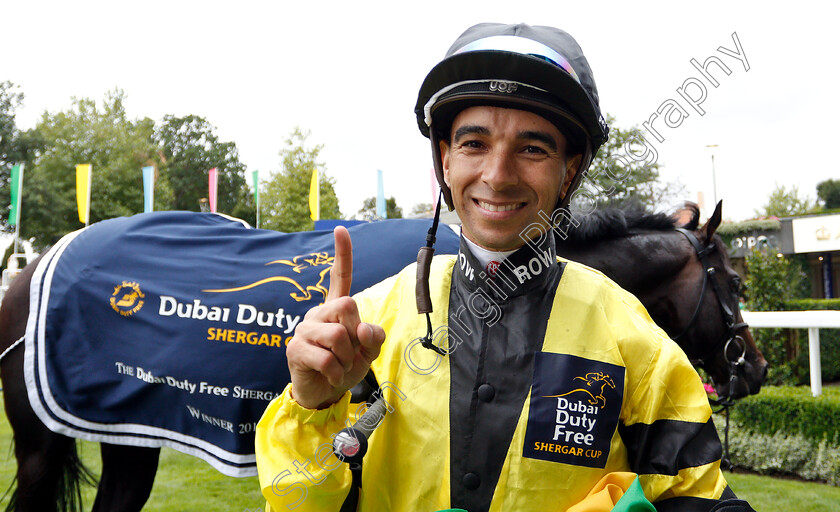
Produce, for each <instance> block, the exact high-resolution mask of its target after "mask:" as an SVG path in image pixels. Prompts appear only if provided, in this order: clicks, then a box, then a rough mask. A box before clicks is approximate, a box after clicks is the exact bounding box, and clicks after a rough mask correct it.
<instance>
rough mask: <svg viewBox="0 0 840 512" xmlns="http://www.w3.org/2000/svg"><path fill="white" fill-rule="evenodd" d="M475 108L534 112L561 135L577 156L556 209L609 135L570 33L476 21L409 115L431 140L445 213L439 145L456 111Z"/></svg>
mask: <svg viewBox="0 0 840 512" xmlns="http://www.w3.org/2000/svg"><path fill="white" fill-rule="evenodd" d="M479 105H484V106H498V107H505V108H515V109H519V110H527V111H529V112H533V113H535V114H537V115H540V116H542V117H544V118H545V119H547V120H548V121H550V122H552V123H553V124H554V125H555V126H557V128H558V129H559V130H560V132H561V133H562V134H563V135H564V136H565V137H566V139H567V140H568V142H569V149H568V150H567V153H569V155H573V154H578V153H580V154H582V155H583V158H582V160H581V165H580V168H579V169H578V173H577V175H575V177H574V179H573V181H572V183H571V185H570V187H569V190H568V191H567V193H566V195H565V196H564V197H563V198H561V199H560V200H559V201H558V203H557V206H556V207H566V206H567V205H568V202H569V199H570V198H571V195H572V192H574V191H575V189H576V188H577V187H578V186H579V185H580V182H581V180H582V178H583V175H584V173H585V171H586V169H587V168H588V167H589V164H590V163H591V162H592V157H593V156H594V155H595V153H596V152H597V151H598V148H599V147H601V145H602V144H603V143H604V142H606V140H607V136H608V133H609V127H608V126H607V123H606V121H605V120H604V117H603V116H602V115H601V110H600V108H599V106H598V89H597V88H596V87H595V81H594V79H593V77H592V70H591V69H590V68H589V64H588V63H587V62H586V58H585V57H584V56H583V52H582V51H581V49H580V46H579V45H578V44H577V42H576V41H575V40H574V39H573V38H572V36H570V35H569V34H567V33H566V32H563V31H562V30H559V29H556V28H553V27H544V26H530V25H525V24H518V25H503V24H497V23H482V24H479V25H475V26H473V27H470V28H469V29H467V30H466V32H464V33H463V34H461V36H460V37H459V38H458V39H457V40H456V41H455V43H454V44H453V45H452V46H451V47H450V48H449V51H447V52H446V57H444V59H443V60H442V61H441V62H440V63H438V64H437V65H436V66H435V67H434V68H433V69H432V70H431V71H430V72H429V74H428V75H427V76H426V79H425V80H424V81H423V85H422V86H421V87H420V93H419V95H418V97H417V105H416V106H415V108H414V112H415V114H416V115H417V124H418V126H419V128H420V132H421V133H423V135H425V136H426V137H429V139H430V140H431V143H432V154H433V157H434V165H435V174H436V175H437V180H438V184H440V187H441V190H442V192H443V196H444V199H445V201H446V204H447V206H448V207H449V209H450V210H453V209H454V206H453V203H452V194H451V192H450V190H449V187H448V186H447V185H446V183H445V182H444V180H443V165H442V162H441V155H440V140H448V139H449V131H450V128H451V125H452V121H453V120H454V119H455V116H456V115H457V114H458V113H459V112H461V111H462V110H464V109H466V108H468V107H472V106H479Z"/></svg>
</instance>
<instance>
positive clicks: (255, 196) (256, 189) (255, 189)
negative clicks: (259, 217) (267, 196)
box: [254, 170, 260, 204]
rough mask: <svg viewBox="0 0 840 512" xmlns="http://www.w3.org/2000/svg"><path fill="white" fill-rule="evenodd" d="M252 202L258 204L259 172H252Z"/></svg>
mask: <svg viewBox="0 0 840 512" xmlns="http://www.w3.org/2000/svg"><path fill="white" fill-rule="evenodd" d="M254 202H255V203H257V204H260V171H258V170H257V171H254Z"/></svg>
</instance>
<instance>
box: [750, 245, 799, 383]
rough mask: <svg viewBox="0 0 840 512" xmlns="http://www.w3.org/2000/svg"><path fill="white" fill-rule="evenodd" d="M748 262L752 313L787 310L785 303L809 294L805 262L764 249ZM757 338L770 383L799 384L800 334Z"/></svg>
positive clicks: (766, 332)
mask: <svg viewBox="0 0 840 512" xmlns="http://www.w3.org/2000/svg"><path fill="white" fill-rule="evenodd" d="M745 263H746V268H747V275H746V280H745V281H744V295H745V296H746V299H747V306H748V307H749V308H750V309H751V310H754V311H783V310H785V309H786V308H785V307H784V305H785V301H787V300H790V299H796V298H803V297H807V296H808V295H809V293H808V287H809V281H808V277H807V275H806V274H805V270H804V268H803V265H802V262H801V261H796V260H795V259H788V258H785V257H783V256H782V255H781V254H777V253H776V251H774V250H768V249H767V248H764V249H753V250H752V251H751V252H750V253H749V254H747V257H746V259H745ZM806 265H807V264H806ZM793 333H795V331H793ZM753 336H754V337H755V341H756V344H757V345H758V348H759V349H760V350H761V352H762V354H764V357H765V358H766V359H767V363H768V364H769V374H768V383H769V384H799V383H800V382H801V378H802V374H803V372H802V368H801V365H798V364H797V363H796V359H797V357H798V356H799V354H800V350H799V340H798V338H797V337H796V335H795V334H793V335H791V333H788V334H786V333H785V331H784V330H782V329H759V330H758V331H757V332H756V331H753ZM805 375H807V374H805Z"/></svg>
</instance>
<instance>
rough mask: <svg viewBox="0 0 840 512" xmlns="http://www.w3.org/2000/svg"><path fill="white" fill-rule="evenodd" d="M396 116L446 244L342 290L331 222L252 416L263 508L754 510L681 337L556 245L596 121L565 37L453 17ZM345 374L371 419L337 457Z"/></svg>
mask: <svg viewBox="0 0 840 512" xmlns="http://www.w3.org/2000/svg"><path fill="white" fill-rule="evenodd" d="M415 114H416V116H417V121H418V124H419V127H420V131H421V132H422V133H423V134H424V135H425V136H427V137H429V139H430V140H431V144H432V154H433V158H434V166H435V171H436V174H437V179H438V183H439V184H440V186H441V189H442V194H443V198H444V201H445V202H446V204H447V206H448V207H449V208H450V209H454V210H455V211H456V212H457V213H458V216H459V218H460V220H461V222H462V227H461V235H462V237H461V247H460V252H459V254H458V255H457V256H449V255H445V256H438V257H435V258H434V259H432V260H431V262H430V267H429V269H428V273H426V272H424V271H421V272H419V273H417V270H416V268H414V267H410V268H408V269H406V270H405V271H403V272H401V273H400V274H398V275H397V276H394V277H392V278H389V279H387V280H386V281H383V282H382V283H379V284H378V285H375V286H373V287H371V288H369V289H367V290H365V291H363V292H361V293H359V294H357V295H355V296H353V297H348V296H347V295H348V293H349V289H350V277H351V275H352V248H351V241H350V239H349V235H348V234H347V232H346V231H345V230H343V228H337V229H336V233H335V238H336V256H335V264H334V266H333V270H332V273H331V279H330V290H329V295H328V299H327V301H326V302H325V303H324V304H323V305H322V306H319V307H317V308H314V309H312V310H310V312H309V313H308V314H307V315H306V318H305V319H304V321H302V322H301V323H300V324H299V325H298V327H297V329H296V331H295V335H294V338H293V339H292V341H291V342H290V343H289V345H288V347H287V358H288V362H289V371H290V374H291V380H292V382H291V384H290V385H289V386H287V388H286V389H285V391H284V392H283V394H282V395H281V396H279V397H277V398H276V399H275V400H274V401H272V402H271V403H270V404H269V406H268V408H267V409H266V411H265V413H264V415H263V418H262V419H261V421H260V423H259V425H258V427H257V436H256V454H257V465H258V470H259V475H260V485H261V488H262V492H263V495H264V497H265V498H266V500H267V502H268V504H267V507H266V509H267V510H275V511H280V510H285V508H286V507H289V508H292V509H296V510H306V511H309V510H311V511H316V510H317V511H336V512H337V511H347V510H362V511H385V510H389V511H394V512H399V511H406V512H408V511H412V512H414V511H429V512H431V511H435V510H441V509H462V510H466V511H469V512H486V511H502V510H515V511H528V510H551V511H565V510H569V511H577V512H582V511H589V512H594V511H604V512H606V511H610V510H616V511H617V510H681V511H704V512H705V511H709V510H712V509H718V510H724V509H725V510H732V511H736V510H745V511H748V510H752V509H751V508H750V507H749V505H748V504H747V503H746V502H744V501H741V500H737V499H735V495H734V493H733V492H732V491H731V490H730V488H729V487H728V485H727V483H726V480H725V479H724V477H723V474H722V473H721V470H720V458H721V445H720V441H719V439H718V436H717V432H716V430H715V427H714V425H713V423H712V419H711V409H710V408H709V404H708V401H707V398H706V393H705V391H704V389H703V386H702V383H701V381H700V379H699V377H698V375H697V373H696V372H695V370H694V369H693V368H692V366H691V365H690V363H689V362H688V360H687V358H686V356H685V355H684V354H683V352H682V351H681V350H680V349H679V347H678V346H677V345H676V344H675V343H674V342H673V341H671V340H670V339H668V337H667V335H666V334H665V333H664V332H663V331H662V330H661V329H659V328H658V327H657V326H656V325H655V324H654V323H653V321H652V320H651V319H650V317H649V316H648V314H647V312H646V311H645V310H644V308H643V307H642V305H641V304H640V303H639V302H638V300H637V299H636V298H635V297H633V296H632V295H630V294H629V293H627V292H626V291H624V290H622V289H621V288H619V287H618V286H617V285H615V284H614V283H613V282H612V281H610V280H608V279H607V278H605V277H604V276H603V275H602V274H600V273H598V272H596V271H594V270H592V269H589V268H588V267H584V266H582V265H579V264H576V263H574V262H571V261H566V260H563V259H561V258H558V257H557V255H556V249H555V237H554V236H553V235H552V231H553V230H554V228H558V227H561V226H562V224H563V223H564V222H566V221H568V220H569V218H570V215H571V214H570V213H569V210H568V205H569V202H570V200H571V198H572V196H573V193H574V191H575V190H576V188H577V187H578V185H579V184H580V181H581V179H582V178H583V176H584V173H585V171H586V169H587V168H588V166H589V164H590V162H591V160H592V157H593V155H594V154H595V153H596V152H597V151H598V148H599V147H600V146H601V145H602V144H603V143H604V142H605V141H606V139H607V136H608V131H609V130H608V127H607V125H606V123H605V121H604V118H603V116H602V115H601V112H600V108H599V102H598V93H597V89H596V87H595V82H594V79H593V76H592V71H591V70H590V68H589V65H588V63H587V61H586V59H585V57H584V56H583V53H582V51H581V49H580V47H579V46H578V44H577V43H576V42H575V40H574V39H573V38H572V37H571V36H570V35H569V34H567V33H565V32H563V31H561V30H558V29H555V28H551V27H541V26H528V25H521V24H520V25H499V24H481V25H476V26H474V27H471V28H469V29H468V30H467V31H466V32H464V33H463V34H462V35H461V36H460V37H459V38H458V39H457V40H456V41H455V43H454V44H453V45H452V47H451V48H450V49H449V51H448V52H447V54H446V56H445V58H444V59H443V60H442V61H441V62H440V63H439V64H438V65H436V66H435V67H434V68H433V69H432V70H431V71H430V72H429V74H428V76H427V77H426V79H425V80H424V82H423V84H422V86H421V88H420V93H419V96H418V100H417V104H416V107H415ZM434 224H435V225H436V224H437V219H436V220H435V223H434ZM433 239H434V234H433V233H431V234H430V237H429V241H430V244H429V245H431V243H432V242H433ZM421 263H426V262H425V261H421ZM420 267H421V269H422V268H423V266H422V265H420ZM418 276H420V277H422V279H418ZM424 286H425V287H426V289H425V290H424ZM416 290H419V292H418V293H417V295H415V291H416ZM415 299H417V304H418V309H421V310H422V311H423V312H424V313H426V315H427V316H426V317H423V316H422V315H418V314H417V309H415ZM432 305H434V308H432V307H431V306H432ZM386 335H387V339H386ZM366 375H369V377H368V378H366ZM363 379H365V380H373V379H375V382H376V383H377V386H378V387H379V389H378V390H377V392H376V394H378V395H379V396H380V397H381V398H382V399H384V401H385V403H386V411H387V412H385V413H384V418H383V420H382V423H381V424H380V426H379V427H378V428H377V430H376V431H375V432H374V433H373V434H372V436H371V437H370V441H369V449H368V452H367V455H366V456H365V457H364V462H363V464H361V465H352V466H351V465H348V464H344V463H342V462H340V461H338V460H337V459H336V458H335V456H334V455H333V452H332V437H335V435H336V434H337V433H338V432H339V431H341V430H342V429H344V427H345V426H346V425H347V423H351V422H352V421H355V420H357V419H358V418H359V417H360V416H361V413H362V412H364V410H366V408H367V406H366V404H359V405H357V404H352V405H351V393H350V391H349V390H350V389H351V388H352V387H353V386H355V385H356V384H358V383H360V382H361V381H362V380H363ZM654 506H655V507H656V508H654Z"/></svg>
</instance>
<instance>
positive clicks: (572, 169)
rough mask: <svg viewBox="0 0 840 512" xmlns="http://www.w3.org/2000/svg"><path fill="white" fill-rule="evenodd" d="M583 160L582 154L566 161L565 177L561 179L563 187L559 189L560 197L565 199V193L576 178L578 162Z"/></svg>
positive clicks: (578, 167)
mask: <svg viewBox="0 0 840 512" xmlns="http://www.w3.org/2000/svg"><path fill="white" fill-rule="evenodd" d="M582 159H583V155H582V154H577V155H575V156H573V157H571V158H569V159H568V160H566V176H565V178H564V179H563V186H561V187H560V197H561V198H564V197H566V191H568V190H569V186H570V185H571V184H572V180H573V179H575V176H577V173H578V169H580V162H581V160H582Z"/></svg>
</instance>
